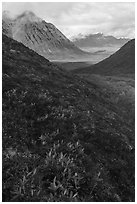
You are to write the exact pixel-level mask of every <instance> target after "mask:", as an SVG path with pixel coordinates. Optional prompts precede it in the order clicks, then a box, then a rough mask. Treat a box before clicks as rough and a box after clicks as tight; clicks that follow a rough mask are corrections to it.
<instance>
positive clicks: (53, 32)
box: [2, 11, 89, 60]
mask: <svg viewBox="0 0 137 204" xmlns="http://www.w3.org/2000/svg"><path fill="white" fill-rule="evenodd" d="M2 24H3V25H2V27H3V33H4V34H5V35H7V36H8V37H12V38H13V39H14V40H17V41H19V42H22V43H23V44H24V45H25V46H27V47H29V48H31V49H33V50H34V51H35V52H37V53H38V54H40V55H42V56H44V57H46V58H48V59H50V60H62V59H63V60H64V59H69V60H70V59H76V58H82V57H83V58H84V57H86V56H89V53H87V52H84V51H82V50H81V49H79V48H78V47H76V46H75V45H74V44H73V43H72V42H71V41H70V40H69V39H68V38H67V37H66V36H64V35H63V34H62V33H61V32H60V31H59V30H58V29H57V28H56V27H55V26H54V25H53V24H51V23H47V22H45V21H44V20H42V19H41V18H39V17H37V16H36V15H35V14H34V13H33V12H30V11H26V12H24V13H23V14H21V15H19V16H17V17H16V18H15V19H11V18H10V17H9V15H8V14H7V13H6V12H4V13H3V18H2Z"/></svg>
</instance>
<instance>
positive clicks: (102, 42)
mask: <svg viewBox="0 0 137 204" xmlns="http://www.w3.org/2000/svg"><path fill="white" fill-rule="evenodd" d="M129 40H130V39H128V38H116V37H114V36H106V35H104V34H103V33H97V34H90V35H86V36H83V35H78V36H77V37H75V38H73V40H72V41H73V43H74V44H75V45H76V46H78V47H80V48H81V49H83V48H84V49H85V50H86V49H89V48H92V47H102V49H103V47H112V46H117V47H119V48H120V47H121V46H123V45H124V44H125V43H127V42H128V41H129Z"/></svg>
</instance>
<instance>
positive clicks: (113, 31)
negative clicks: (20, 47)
mask: <svg viewBox="0 0 137 204" xmlns="http://www.w3.org/2000/svg"><path fill="white" fill-rule="evenodd" d="M3 10H9V11H10V13H11V14H12V16H15V15H18V14H20V13H22V12H23V11H25V10H30V11H33V12H34V13H35V14H36V15H37V16H39V17H41V18H43V19H44V20H45V21H46V22H50V23H53V24H54V25H55V26H56V27H57V28H58V29H60V30H61V31H62V32H63V33H64V34H65V35H66V36H67V37H68V38H72V37H73V36H76V35H78V34H79V33H81V34H92V33H97V32H102V33H104V34H106V35H114V36H116V37H129V38H134V35H135V3H116V2H114V3H112V2H110V3H109V2H107V3H97V2H96V3H89V2H87V3H86V2H85V3H84V2H83V3H82V2H64V3H62V2H56V3H55V2H50V3H48V2H44V3H43V2H42V3H36V2H34V3H32V2H20V3H13V2H10V3H8V2H5V3H3Z"/></svg>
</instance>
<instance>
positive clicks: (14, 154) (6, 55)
mask: <svg viewBox="0 0 137 204" xmlns="http://www.w3.org/2000/svg"><path fill="white" fill-rule="evenodd" d="M2 48H3V201H12V202H15V201H18V202H21V201H22V202H25V201H28V202H30V201H31V202H35V201H45V202H46V201H71V202H72V201H100V202H101V201H134V128H133V125H132V124H130V123H129V122H128V120H127V119H126V118H125V117H123V115H122V114H120V113H119V112H120V110H119V109H118V108H117V107H115V106H113V104H111V103H107V101H106V100H105V97H104V96H103V95H102V93H101V91H100V90H99V89H98V88H97V87H96V86H94V85H92V84H89V83H88V82H85V81H84V80H82V79H80V78H78V77H76V76H72V75H71V74H70V73H68V72H65V71H63V70H61V69H60V68H58V67H57V66H55V65H53V64H51V63H50V62H49V61H48V60H46V59H45V58H43V57H41V56H39V55H38V54H36V53H35V52H34V51H32V50H29V49H28V48H26V47H25V46H24V45H23V44H21V43H18V42H16V41H14V40H12V39H10V38H8V37H6V36H3V46H2Z"/></svg>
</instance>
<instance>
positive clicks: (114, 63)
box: [74, 39, 135, 76]
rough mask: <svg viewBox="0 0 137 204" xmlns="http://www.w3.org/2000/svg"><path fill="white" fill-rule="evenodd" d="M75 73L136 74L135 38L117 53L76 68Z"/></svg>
mask: <svg viewBox="0 0 137 204" xmlns="http://www.w3.org/2000/svg"><path fill="white" fill-rule="evenodd" d="M74 72H75V73H92V74H100V75H110V76H112V75H115V76H124V75H134V74H135V40H134V39H133V40H130V41H129V42H127V43H126V44H125V45H124V46H122V47H121V48H120V49H119V50H118V51H117V52H116V53H114V54H113V55H111V56H110V57H108V58H107V59H104V60H103V61H101V62H99V63H97V64H95V65H92V66H89V67H86V68H81V69H77V70H74Z"/></svg>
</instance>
